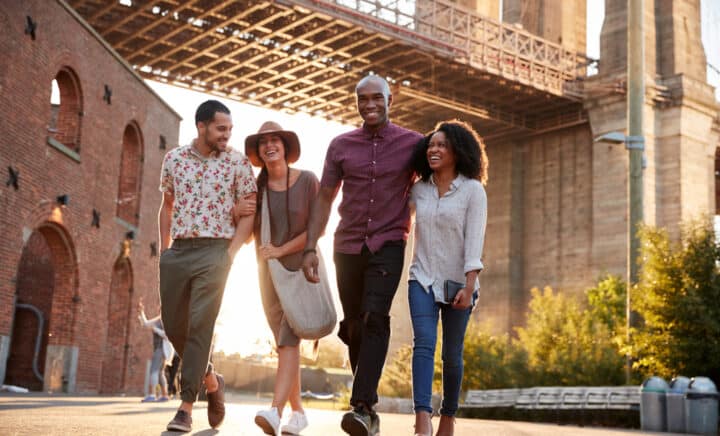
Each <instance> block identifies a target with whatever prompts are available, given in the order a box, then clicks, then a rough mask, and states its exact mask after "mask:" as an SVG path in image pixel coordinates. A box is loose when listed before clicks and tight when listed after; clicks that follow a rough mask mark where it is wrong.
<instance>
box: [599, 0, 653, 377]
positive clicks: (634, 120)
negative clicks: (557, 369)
mask: <svg viewBox="0 0 720 436" xmlns="http://www.w3.org/2000/svg"><path fill="white" fill-rule="evenodd" d="M627 54H628V57H627V83H628V86H627V132H628V134H627V136H626V135H625V134H623V133H621V132H610V133H606V134H604V135H601V136H598V137H597V138H595V140H594V141H595V142H610V143H614V144H622V143H624V144H625V148H626V149H627V150H628V244H627V250H628V251H627V292H626V302H625V327H626V331H627V333H626V340H627V342H628V344H629V343H630V327H632V325H631V324H632V323H631V320H632V310H631V306H630V292H631V290H632V287H633V285H635V284H636V283H637V281H638V264H637V259H638V256H639V254H640V240H639V238H638V226H639V225H640V224H641V223H642V221H643V169H644V167H645V162H644V159H645V156H644V153H645V137H644V136H643V113H642V111H643V107H644V106H645V78H644V68H645V48H644V43H643V0H628V51H627ZM625 357H626V362H625V383H626V384H630V378H631V373H632V361H631V358H630V354H627V355H626V356H625Z"/></svg>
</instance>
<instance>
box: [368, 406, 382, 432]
mask: <svg viewBox="0 0 720 436" xmlns="http://www.w3.org/2000/svg"><path fill="white" fill-rule="evenodd" d="M370 434H371V435H377V434H380V416H378V414H377V413H376V412H375V411H374V410H371V411H370Z"/></svg>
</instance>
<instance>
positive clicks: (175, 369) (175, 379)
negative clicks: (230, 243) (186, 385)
mask: <svg viewBox="0 0 720 436" xmlns="http://www.w3.org/2000/svg"><path fill="white" fill-rule="evenodd" d="M165 370H166V371H167V374H166V375H167V382H168V396H169V397H170V398H175V397H176V396H177V394H178V387H179V384H180V371H179V370H180V356H178V353H177V352H174V353H173V358H172V361H171V362H170V364H168V365H167V366H165Z"/></svg>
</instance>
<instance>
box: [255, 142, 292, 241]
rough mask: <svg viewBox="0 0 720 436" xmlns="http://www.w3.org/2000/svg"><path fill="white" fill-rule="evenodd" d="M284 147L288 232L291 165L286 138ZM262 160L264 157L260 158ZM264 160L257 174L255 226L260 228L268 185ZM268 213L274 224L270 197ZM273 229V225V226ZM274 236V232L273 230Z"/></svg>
mask: <svg viewBox="0 0 720 436" xmlns="http://www.w3.org/2000/svg"><path fill="white" fill-rule="evenodd" d="M282 144H283V148H284V149H285V166H286V167H287V176H286V178H285V215H286V216H285V219H287V223H288V233H289V232H290V193H289V191H290V165H288V163H287V151H288V147H287V145H286V144H285V140H282ZM259 148H260V145H259V144H258V155H259V154H260V153H259ZM260 160H261V161H262V157H261V158H260ZM262 162H263V167H262V169H261V170H260V174H258V176H257V182H256V183H257V189H258V191H257V200H256V204H257V206H256V208H255V226H256V227H257V228H260V222H261V220H262V215H261V214H262V201H263V195H264V193H265V190H267V185H268V178H269V175H268V170H267V165H265V161H262ZM268 213H269V215H270V223H268V224H270V225H272V216H273V215H272V208H271V207H270V199H269V198H268ZM271 230H272V227H271ZM271 236H272V232H271Z"/></svg>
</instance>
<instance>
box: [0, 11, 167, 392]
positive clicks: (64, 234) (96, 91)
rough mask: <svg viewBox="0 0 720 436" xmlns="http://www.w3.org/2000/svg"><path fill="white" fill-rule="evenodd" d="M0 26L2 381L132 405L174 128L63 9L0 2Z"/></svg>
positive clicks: (137, 81) (143, 88)
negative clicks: (112, 396)
mask: <svg viewBox="0 0 720 436" xmlns="http://www.w3.org/2000/svg"><path fill="white" fill-rule="evenodd" d="M0 26H1V27H2V29H3V32H2V35H1V36H0V57H1V58H2V60H3V61H2V63H3V66H2V67H1V68H0V94H2V99H0V117H1V119H2V121H0V137H2V138H3V141H2V143H1V144H0V168H2V172H3V177H2V182H3V183H2V185H0V239H1V240H2V244H0V381H3V383H5V384H13V385H20V386H25V387H28V388H30V389H33V390H40V389H43V390H51V391H66V392H99V393H116V392H134V393H139V392H140V391H141V390H142V387H143V383H144V380H145V373H146V367H147V364H148V359H149V358H150V356H151V352H152V343H151V337H150V333H149V332H148V331H146V330H144V329H142V328H141V326H140V325H139V323H138V322H137V319H136V316H137V312H136V305H137V302H138V300H139V299H141V298H142V299H143V300H144V302H145V305H146V310H147V311H148V315H153V314H155V313H157V311H158V309H159V308H158V299H157V281H158V280H157V266H156V265H157V257H156V250H155V247H154V245H152V244H153V242H154V241H155V240H156V238H157V236H156V235H157V233H156V232H157V230H156V229H157V225H156V222H157V208H158V205H159V203H160V193H159V191H158V189H157V186H158V180H159V171H160V166H161V163H162V158H163V155H164V154H165V148H170V147H171V146H172V145H173V144H176V143H177V135H178V128H179V122H180V117H179V115H177V114H176V113H175V112H174V111H173V110H172V109H171V108H170V107H169V106H168V105H167V104H166V103H165V102H163V101H162V100H161V99H160V98H159V97H158V96H157V95H156V94H155V93H154V92H153V91H152V90H151V89H150V88H149V87H148V86H147V85H146V84H145V83H144V82H143V80H142V79H141V78H140V77H139V76H138V75H137V74H135V73H134V72H133V70H132V68H131V67H130V66H129V65H127V64H126V63H125V62H124V61H123V60H122V59H121V58H120V57H119V56H117V55H116V54H115V52H114V51H113V50H112V49H111V48H110V47H109V46H108V45H107V44H106V43H105V42H104V41H103V40H102V39H101V38H100V37H99V36H98V35H97V34H96V33H95V32H94V31H93V30H92V28H91V27H89V26H88V25H87V24H85V22H84V21H83V20H81V19H80V18H79V17H78V16H77V15H76V14H75V13H74V12H73V11H72V10H71V9H69V8H67V7H66V6H65V5H64V3H62V2H54V1H53V2H47V1H43V0H23V1H19V0H13V1H5V2H1V3H0ZM39 320H41V322H42V323H40V321H39ZM38 331H39V332H40V334H39V335H38ZM36 338H40V341H41V343H40V344H39V345H38V348H37V349H36V348H35V347H36V343H35V342H36ZM35 354H37V358H36V359H35V363H33V356H34V355H35Z"/></svg>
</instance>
